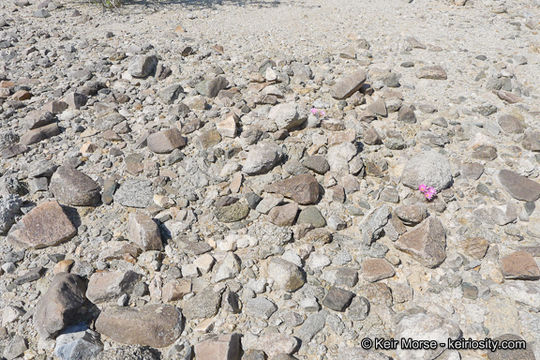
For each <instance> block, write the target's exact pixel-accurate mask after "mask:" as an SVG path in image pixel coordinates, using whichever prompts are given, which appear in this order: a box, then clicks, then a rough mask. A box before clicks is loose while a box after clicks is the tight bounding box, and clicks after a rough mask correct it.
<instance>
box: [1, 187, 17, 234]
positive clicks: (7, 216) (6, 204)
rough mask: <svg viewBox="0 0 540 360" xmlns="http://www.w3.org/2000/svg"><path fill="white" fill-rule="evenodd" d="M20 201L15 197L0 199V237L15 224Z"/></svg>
mask: <svg viewBox="0 0 540 360" xmlns="http://www.w3.org/2000/svg"><path fill="white" fill-rule="evenodd" d="M21 204H22V201H21V199H20V198H19V197H18V196H17V195H9V196H4V197H2V198H0V235H5V234H6V233H7V232H8V231H9V229H11V227H12V226H13V224H14V223H15V217H16V216H17V215H18V213H19V211H20V209H21Z"/></svg>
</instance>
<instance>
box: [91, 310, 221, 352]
mask: <svg viewBox="0 0 540 360" xmlns="http://www.w3.org/2000/svg"><path fill="white" fill-rule="evenodd" d="M182 328H183V321H182V313H181V312H180V310H179V309H177V308H176V307H175V306H172V305H159V304H152V305H145V306H143V307H140V308H131V307H119V306H113V307H110V308H106V309H105V310H103V311H102V312H101V313H100V314H99V316H98V318H97V320H96V330H97V331H98V332H99V333H100V334H102V335H105V336H108V337H109V338H111V339H112V340H114V341H116V342H119V343H122V344H132V345H142V346H151V347H154V348H162V347H166V346H169V345H171V344H172V343H174V342H175V341H176V340H177V339H178V338H179V337H180V334H181V333H182ZM216 359H217V358H216Z"/></svg>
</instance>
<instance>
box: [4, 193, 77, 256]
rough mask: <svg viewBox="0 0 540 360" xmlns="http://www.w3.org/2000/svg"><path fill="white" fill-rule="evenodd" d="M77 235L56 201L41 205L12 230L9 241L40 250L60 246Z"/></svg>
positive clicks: (26, 247) (8, 237) (19, 245)
mask: <svg viewBox="0 0 540 360" xmlns="http://www.w3.org/2000/svg"><path fill="white" fill-rule="evenodd" d="M76 233H77V229H75V227H74V226H73V224H72V223H71V221H70V220H69V218H68V217H67V215H66V214H65V213H64V211H63V210H62V207H61V206H60V205H59V204H58V203H57V202H56V201H48V202H45V203H41V204H39V205H38V206H36V207H35V208H33V209H32V210H30V212H29V213H28V214H26V215H25V216H24V217H23V218H22V219H21V220H20V221H19V222H18V223H17V224H16V225H14V226H13V227H12V228H11V231H10V232H9V234H8V236H7V239H8V240H9V241H10V242H11V243H13V244H14V245H16V246H18V247H22V248H25V249H28V248H30V249H39V248H44V247H48V246H54V245H58V244H60V243H63V242H65V241H67V240H69V239H71V238H72V237H73V236H75V234H76Z"/></svg>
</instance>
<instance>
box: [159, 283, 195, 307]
mask: <svg viewBox="0 0 540 360" xmlns="http://www.w3.org/2000/svg"><path fill="white" fill-rule="evenodd" d="M190 292H191V281H189V280H186V279H176V280H172V281H169V282H167V283H166V284H165V285H163V288H162V289H161V299H162V300H163V301H164V302H171V301H177V300H182V299H183V298H184V296H186V295H187V294H189V293H190Z"/></svg>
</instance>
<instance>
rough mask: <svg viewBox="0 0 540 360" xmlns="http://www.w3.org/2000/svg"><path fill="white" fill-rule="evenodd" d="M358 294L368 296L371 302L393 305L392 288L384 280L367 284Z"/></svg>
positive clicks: (367, 298)
mask: <svg viewBox="0 0 540 360" xmlns="http://www.w3.org/2000/svg"><path fill="white" fill-rule="evenodd" d="M357 294H358V295H360V296H363V297H364V298H366V300H368V303H369V304H373V305H384V306H388V307H390V306H392V302H393V299H392V290H391V289H390V288H389V287H388V285H386V284H384V283H382V282H375V283H370V284H366V285H364V286H362V287H360V289H359V291H358V292H357ZM355 299H356V298H355ZM370 306H371V305H370Z"/></svg>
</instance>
